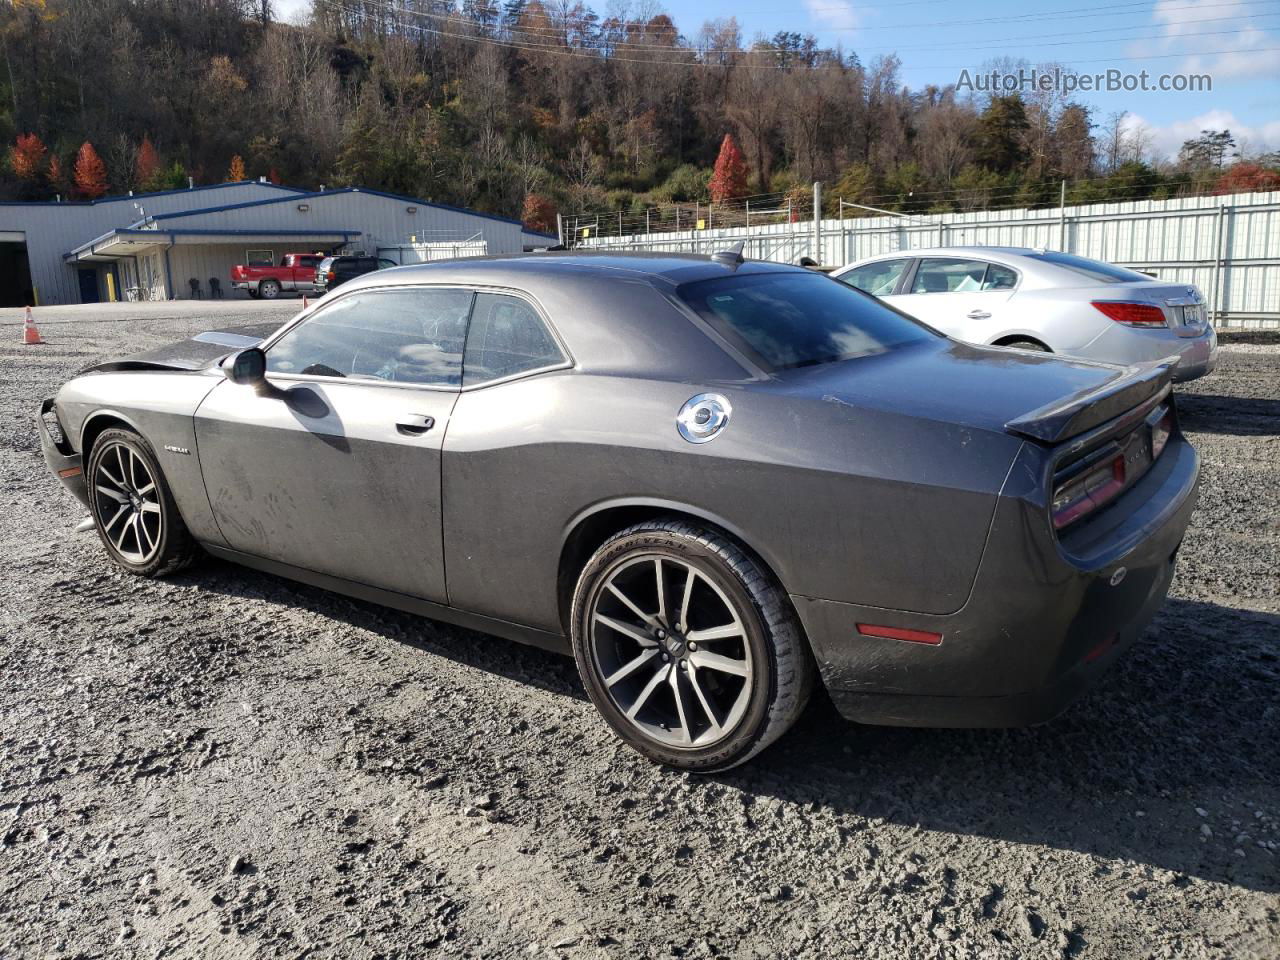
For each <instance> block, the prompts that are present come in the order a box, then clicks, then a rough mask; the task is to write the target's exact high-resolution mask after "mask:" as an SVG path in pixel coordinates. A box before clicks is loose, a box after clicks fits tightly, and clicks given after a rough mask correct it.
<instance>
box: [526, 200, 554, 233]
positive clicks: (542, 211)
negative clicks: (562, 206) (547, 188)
mask: <svg viewBox="0 0 1280 960" xmlns="http://www.w3.org/2000/svg"><path fill="white" fill-rule="evenodd" d="M520 219H521V220H523V221H524V225H525V226H526V227H528V228H529V229H530V230H538V231H541V232H542V233H554V232H555V229H556V205H555V204H554V203H552V202H551V201H550V200H549V199H548V198H547V197H544V196H543V195H542V194H540V193H527V194H525V197H524V212H523V213H522V214H521V215H520Z"/></svg>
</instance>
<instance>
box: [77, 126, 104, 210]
mask: <svg viewBox="0 0 1280 960" xmlns="http://www.w3.org/2000/svg"><path fill="white" fill-rule="evenodd" d="M75 183H76V190H77V191H79V193H80V195H81V196H83V197H87V198H88V199H90V200H95V199H97V198H98V197H100V196H102V195H103V194H104V193H106V192H107V167H106V164H104V163H103V162H102V158H101V157H99V156H98V151H97V150H95V149H93V144H92V143H90V142H89V141H88V140H86V141H85V142H84V143H82V144H81V145H80V150H79V151H78V152H77V153H76V165H75Z"/></svg>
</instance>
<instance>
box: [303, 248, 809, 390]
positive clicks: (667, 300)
mask: <svg viewBox="0 0 1280 960" xmlns="http://www.w3.org/2000/svg"><path fill="white" fill-rule="evenodd" d="M770 273H775V274H792V275H796V274H800V275H804V276H811V277H816V276H820V275H819V274H815V273H814V272H813V271H812V270H808V269H805V268H804V267H797V266H792V265H790V264H785V263H769V262H766V261H762V260H746V261H743V262H741V263H737V262H734V261H732V260H730V259H729V258H724V259H722V260H715V259H712V258H711V257H707V256H696V255H690V254H654V253H579V252H551V251H548V252H545V253H528V254H503V255H497V256H488V257H462V258H458V259H455V260H437V261H433V262H429V263H415V264H408V265H405V266H400V267H388V268H386V269H383V270H376V271H374V272H372V273H364V274H361V275H360V276H358V277H356V278H354V279H352V280H349V281H347V282H346V283H344V284H343V285H342V289H341V291H340V295H341V296H349V295H351V294H354V293H359V292H361V291H373V290H380V289H384V288H388V287H397V286H411V285H416V284H433V285H439V286H454V285H457V286H464V287H473V288H481V289H483V288H486V287H488V288H494V289H493V292H495V293H504V292H507V291H513V292H515V293H517V294H520V293H522V294H525V295H527V296H528V297H531V298H532V299H533V300H534V301H535V302H536V303H538V304H539V305H540V306H541V307H542V308H543V309H544V310H545V312H546V314H547V316H548V318H549V319H550V321H551V322H552V324H553V325H554V326H555V327H556V329H557V330H558V331H559V333H560V335H561V337H562V338H563V339H564V341H565V342H566V344H567V345H568V347H569V349H570V351H571V352H572V353H573V354H574V359H575V361H576V366H577V367H578V368H579V369H581V370H585V371H590V372H597V373H613V374H626V375H635V376H649V377H655V378H659V379H670V380H679V381H682V382H702V381H711V380H720V379H738V378H741V377H742V376H743V375H744V373H745V372H746V371H745V370H744V367H743V366H742V364H741V363H740V362H738V361H737V360H735V359H733V358H732V357H731V356H730V355H729V354H728V353H726V352H725V349H724V347H722V346H720V345H718V344H717V343H716V342H713V340H712V339H711V338H710V337H709V336H708V334H707V333H705V332H703V330H702V329H701V321H699V320H697V319H696V318H695V316H694V315H693V314H692V311H690V310H689V309H688V308H687V307H683V306H681V305H679V303H678V301H677V298H676V297H674V296H673V295H672V294H673V293H674V290H675V288H676V287H677V286H679V285H680V284H684V283H691V282H695V281H698V280H711V279H716V278H721V277H731V276H735V275H737V276H743V275H760V274H770ZM326 299H327V298H326Z"/></svg>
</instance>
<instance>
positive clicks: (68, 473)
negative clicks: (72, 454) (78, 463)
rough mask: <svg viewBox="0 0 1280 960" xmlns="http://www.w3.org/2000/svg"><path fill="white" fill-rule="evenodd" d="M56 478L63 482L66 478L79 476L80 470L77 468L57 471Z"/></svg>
mask: <svg viewBox="0 0 1280 960" xmlns="http://www.w3.org/2000/svg"><path fill="white" fill-rule="evenodd" d="M58 476H59V477H61V478H63V479H64V480H65V479H66V478H67V477H78V476H80V468H79V467H67V469H65V470H59V471H58Z"/></svg>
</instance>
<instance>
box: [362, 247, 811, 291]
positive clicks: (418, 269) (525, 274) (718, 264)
mask: <svg viewBox="0 0 1280 960" xmlns="http://www.w3.org/2000/svg"><path fill="white" fill-rule="evenodd" d="M765 272H768V273H775V272H777V273H784V272H791V273H795V272H802V273H807V272H809V271H807V270H805V268H803V267H796V266H792V265H790V264H785V263H771V262H768V261H764V260H746V261H743V262H742V263H741V264H734V263H726V262H724V261H720V260H714V259H712V257H710V256H702V255H699V254H682V253H647V252H636V253H629V252H627V253H614V252H609V253H583V252H579V251H545V252H540V253H519V254H496V255H491V256H486V257H464V258H459V259H456V260H435V261H432V262H429V263H415V264H408V265H406V266H403V267H399V268H397V269H395V270H394V272H393V273H388V272H385V271H383V272H380V273H379V274H378V276H377V277H372V278H370V279H368V280H365V281H363V282H364V283H365V284H367V285H369V286H377V285H379V284H382V283H440V282H447V280H458V281H459V282H462V281H463V280H464V278H465V281H466V282H486V283H494V284H502V283H511V284H512V285H513V286H520V285H521V284H522V283H526V282H528V281H529V280H530V278H531V277H535V276H539V275H541V276H556V277H558V278H560V279H561V280H569V279H570V278H606V277H612V278H615V279H620V278H625V277H632V278H639V277H645V278H647V279H649V280H651V281H652V280H656V281H659V282H665V283H668V284H671V285H676V284H681V283H691V282H694V281H697V280H710V279H713V278H715V277H725V276H730V275H732V274H735V273H739V274H746V273H765Z"/></svg>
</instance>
